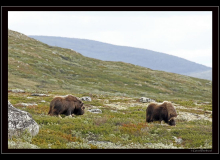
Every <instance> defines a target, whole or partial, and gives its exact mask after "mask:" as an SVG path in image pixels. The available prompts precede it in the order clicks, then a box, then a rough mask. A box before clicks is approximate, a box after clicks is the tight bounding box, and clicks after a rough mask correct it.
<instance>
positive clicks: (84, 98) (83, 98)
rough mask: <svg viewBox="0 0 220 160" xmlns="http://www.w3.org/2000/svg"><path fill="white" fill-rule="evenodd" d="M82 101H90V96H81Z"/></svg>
mask: <svg viewBox="0 0 220 160" xmlns="http://www.w3.org/2000/svg"><path fill="white" fill-rule="evenodd" d="M80 99H81V100H82V101H92V99H91V97H81V98H80Z"/></svg>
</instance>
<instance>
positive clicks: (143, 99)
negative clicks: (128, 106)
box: [140, 97, 155, 103]
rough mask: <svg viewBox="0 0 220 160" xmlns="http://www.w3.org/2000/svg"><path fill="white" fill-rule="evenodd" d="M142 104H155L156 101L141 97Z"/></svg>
mask: <svg viewBox="0 0 220 160" xmlns="http://www.w3.org/2000/svg"><path fill="white" fill-rule="evenodd" d="M140 102H143V103H147V102H155V100H153V99H150V98H146V97H141V98H140Z"/></svg>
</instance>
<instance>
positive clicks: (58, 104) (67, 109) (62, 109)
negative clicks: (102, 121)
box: [48, 95, 85, 116]
mask: <svg viewBox="0 0 220 160" xmlns="http://www.w3.org/2000/svg"><path fill="white" fill-rule="evenodd" d="M84 109H85V107H84V106H83V102H82V101H81V100H80V99H78V98H77V97H74V96H72V95H68V96H66V97H55V98H54V99H53V100H52V101H51V102H50V110H49V112H48V114H49V115H51V116H53V115H57V116H60V114H65V115H66V116H70V115H72V114H75V115H83V114H84Z"/></svg>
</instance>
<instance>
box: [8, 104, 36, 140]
mask: <svg viewBox="0 0 220 160" xmlns="http://www.w3.org/2000/svg"><path fill="white" fill-rule="evenodd" d="M24 131H27V132H29V133H30V135H31V136H35V135H37V134H38V132H39V126H38V124H37V123H36V122H35V121H34V120H33V119H32V116H31V114H30V113H28V112H25V111H22V110H20V109H17V108H15V107H14V106H13V105H12V104H11V103H10V102H8V138H12V136H19V135H20V134H21V133H23V132H24Z"/></svg>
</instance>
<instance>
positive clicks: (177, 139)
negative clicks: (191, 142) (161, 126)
mask: <svg viewBox="0 0 220 160" xmlns="http://www.w3.org/2000/svg"><path fill="white" fill-rule="evenodd" d="M173 138H174V139H175V142H176V143H177V144H181V143H182V142H183V140H182V138H177V137H175V136H173Z"/></svg>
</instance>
